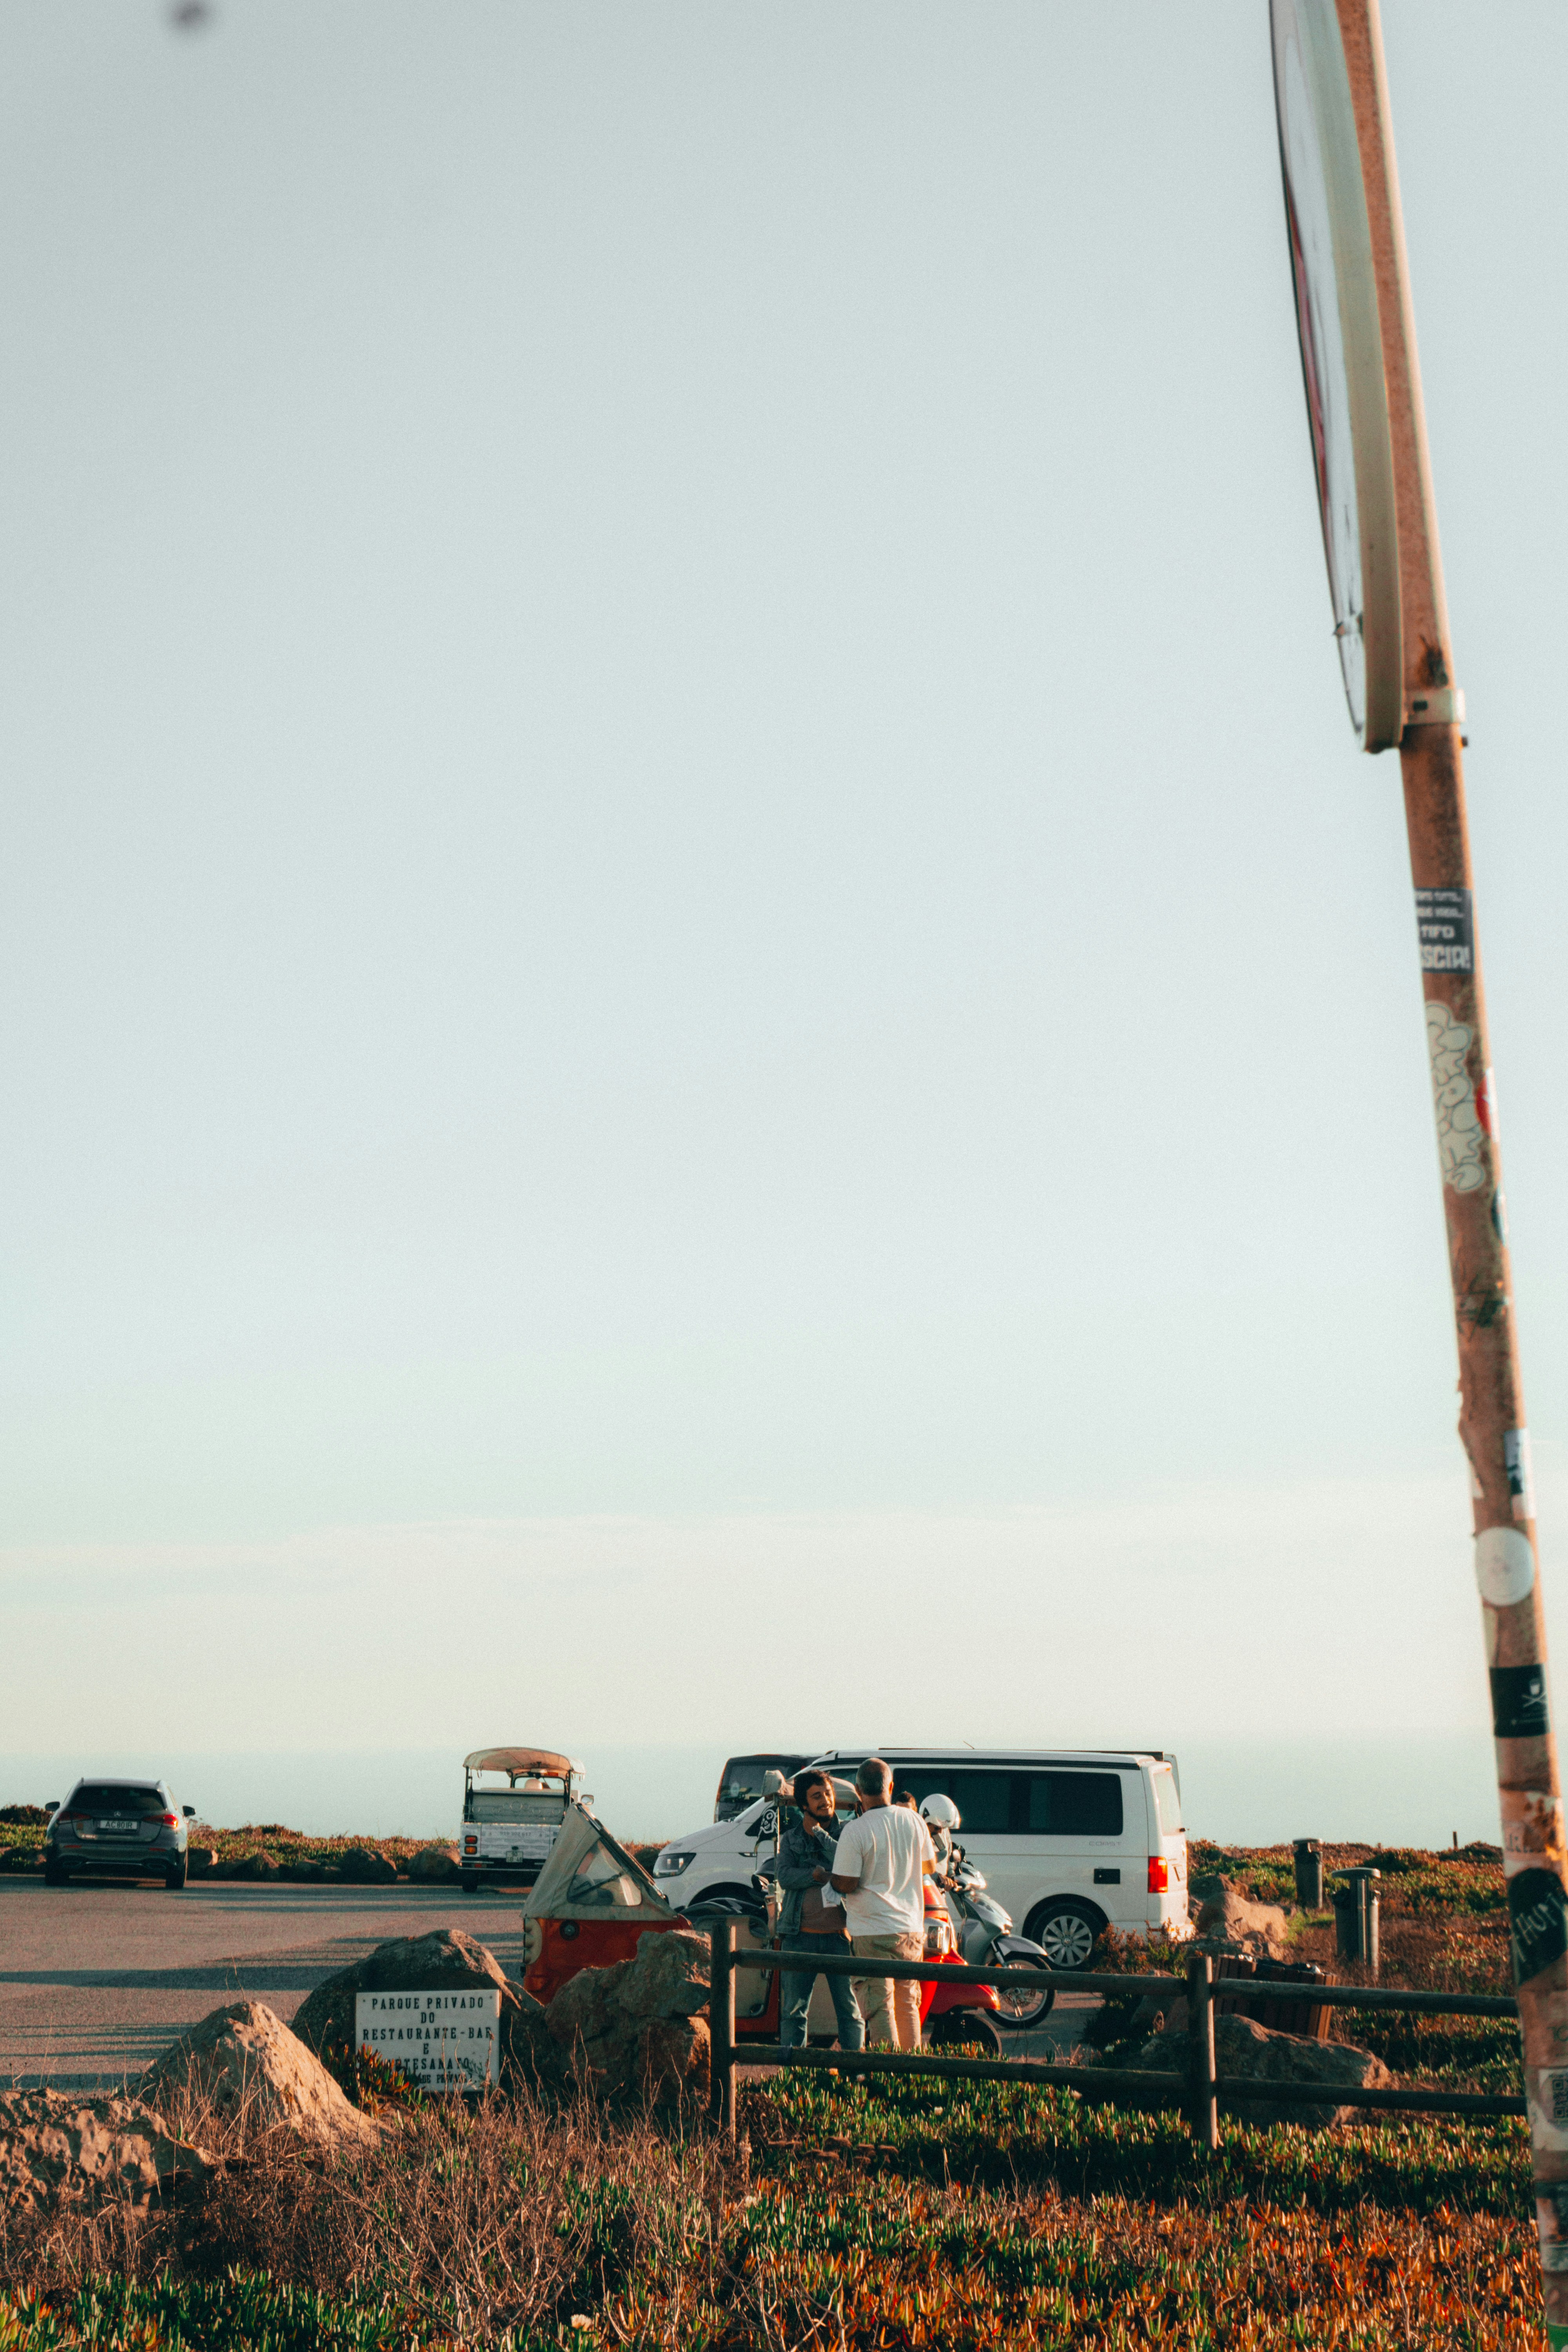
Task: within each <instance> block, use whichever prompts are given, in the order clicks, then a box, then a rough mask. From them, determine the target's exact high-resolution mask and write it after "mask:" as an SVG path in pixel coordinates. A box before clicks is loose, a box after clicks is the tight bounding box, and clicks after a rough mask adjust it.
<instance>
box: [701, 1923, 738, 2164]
mask: <svg viewBox="0 0 1568 2352" xmlns="http://www.w3.org/2000/svg"><path fill="white" fill-rule="evenodd" d="M710 1953H711V1957H710V1963H709V1969H708V2046H709V2064H710V2070H711V2071H710V2090H709V2100H708V2112H709V2114H710V2116H711V2117H712V2119H713V2121H714V2123H715V2124H716V2125H717V2126H718V2127H719V2131H720V2133H721V2136H722V2137H724V2138H725V2139H733V2138H734V2137H735V1923H734V1921H733V1920H732V1919H715V1921H714V1922H713V1926H712V1928H711V1929H710Z"/></svg>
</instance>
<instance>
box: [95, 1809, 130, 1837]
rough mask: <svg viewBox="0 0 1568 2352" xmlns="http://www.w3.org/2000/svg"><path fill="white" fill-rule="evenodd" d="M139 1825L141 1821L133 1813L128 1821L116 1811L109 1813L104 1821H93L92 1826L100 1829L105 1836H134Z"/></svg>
mask: <svg viewBox="0 0 1568 2352" xmlns="http://www.w3.org/2000/svg"><path fill="white" fill-rule="evenodd" d="M140 1827H141V1823H140V1822H138V1821H137V1820H136V1819H135V1817H134V1815H132V1819H131V1820H130V1821H126V1820H124V1819H123V1818H122V1817H121V1815H120V1814H118V1813H116V1814H113V1815H111V1816H110V1819H109V1820H108V1821H106V1822H94V1823H93V1828H94V1829H95V1830H101V1831H102V1832H103V1833H104V1835H105V1836H106V1837H134V1836H135V1834H136V1832H137V1830H138V1829H139V1828H140Z"/></svg>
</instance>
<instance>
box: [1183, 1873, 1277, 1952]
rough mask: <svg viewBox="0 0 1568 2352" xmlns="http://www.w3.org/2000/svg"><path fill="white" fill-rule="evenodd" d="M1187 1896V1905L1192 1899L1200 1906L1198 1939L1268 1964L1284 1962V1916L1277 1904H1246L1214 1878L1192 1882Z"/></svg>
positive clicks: (1224, 1882)
mask: <svg viewBox="0 0 1568 2352" xmlns="http://www.w3.org/2000/svg"><path fill="white" fill-rule="evenodd" d="M1187 1896H1188V1900H1189V1901H1191V1900H1192V1899H1193V1898H1194V1896H1195V1897H1196V1898H1197V1899H1198V1901H1199V1902H1200V1903H1201V1904H1202V1906H1203V1907H1202V1909H1201V1910H1200V1911H1199V1913H1198V1924H1197V1933H1198V1934H1199V1935H1200V1936H1205V1937H1217V1938H1218V1940H1219V1941H1220V1942H1221V1943H1226V1944H1235V1945H1237V1947H1238V1948H1240V1949H1241V1950H1242V1951H1244V1952H1251V1953H1254V1954H1262V1955H1265V1956H1266V1957H1267V1958H1269V1959H1272V1960H1282V1959H1283V1958H1284V1957H1285V1938H1286V1927H1285V1914H1284V1912H1283V1911H1281V1909H1280V1908H1279V1905H1278V1904H1277V1903H1249V1902H1248V1901H1247V1897H1246V1895H1238V1894H1237V1891H1236V1888H1235V1887H1234V1886H1233V1885H1231V1883H1230V1881H1229V1879H1228V1878H1221V1877H1220V1876H1218V1874H1209V1875H1208V1876H1205V1877H1202V1878H1194V1880H1193V1881H1192V1883H1191V1885H1189V1887H1188V1889H1187Z"/></svg>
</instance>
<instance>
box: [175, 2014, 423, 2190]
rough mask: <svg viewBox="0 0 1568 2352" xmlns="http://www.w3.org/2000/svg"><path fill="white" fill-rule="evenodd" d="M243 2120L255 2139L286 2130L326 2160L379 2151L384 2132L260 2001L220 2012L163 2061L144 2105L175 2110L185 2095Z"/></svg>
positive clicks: (184, 2038)
mask: <svg viewBox="0 0 1568 2352" xmlns="http://www.w3.org/2000/svg"><path fill="white" fill-rule="evenodd" d="M182 2093H188V2094H189V2095H190V2096H192V2097H193V2098H196V2099H200V2100H205V2101H206V2102H208V2103H209V2104H210V2105H212V2106H214V2107H216V2109H217V2111H218V2113H219V2114H220V2115H222V2116H228V2117H230V2118H232V2119H235V2120H241V2119H243V2121H244V2123H245V2125H246V2127H247V2134H249V2133H252V2132H258V2131H270V2130H274V2129H276V2128H278V2127H279V2126H284V2127H286V2128H287V2129H289V2130H290V2131H294V2132H298V2133H299V2134H300V2137H301V2138H303V2139H307V2140H310V2142H311V2143H312V2145H313V2147H315V2148H317V2149H318V2150H319V2151H321V2153H323V2154H328V2155H341V2154H343V2153H351V2154H353V2153H359V2152H362V2151H363V2150H364V2149H367V2148H372V2147H375V2145H376V2144H377V2142H378V2141H379V2139H380V2137H381V2126H380V2125H379V2124H376V2123H374V2122H373V2121H372V2119H371V2117H370V2116H364V2115H361V2113H360V2111H359V2109H358V2108H357V2107H356V2106H353V2105H352V2104H351V2103H350V2101H349V2100H348V2099H346V2098H345V2097H344V2096H343V2094H342V2091H341V2090H340V2089H339V2087H338V2085H337V2084H336V2083H335V2082H334V2081H333V2080H332V2077H331V2075H330V2074H328V2072H327V2070H326V2068H325V2067H324V2066H323V2065H322V2064H321V2060H320V2059H319V2058H317V2057H316V2056H315V2055H314V2054H313V2053H311V2052H310V2051H309V2050H307V2048H306V2047H305V2044H304V2043H303V2042H301V2041H300V2038H299V2036H298V2035H297V2034H294V2033H290V2032H289V2028H288V2027H287V2026H286V2025H285V2024H284V2022H283V2021H282V2019H281V2018H280V2017H279V2015H278V2014H277V2013H276V2011H273V2010H270V2009H268V2008H267V2007H266V2006H265V2004H264V2003H263V2002H261V2001H258V2000H237V2001H231V2002H230V2003H229V2005H228V2007H227V2008H226V2009H215V2010H214V2011H212V2013H211V2015H210V2016H207V2017H204V2018H203V2020H202V2021H201V2023H200V2024H199V2025H194V2026H193V2027H192V2028H191V2030H190V2032H188V2033H183V2034H182V2035H181V2036H180V2039H179V2040H178V2041H177V2042H175V2043H174V2047H173V2049H170V2050H166V2051H165V2052H164V2053H163V2056H162V2057H161V2058H159V2059H155V2060H154V2062H153V2064H152V2065H151V2066H149V2067H148V2069H147V2071H146V2073H145V2074H143V2075H142V2078H141V2080H140V2081H139V2082H138V2084H136V2094H137V2096H138V2097H139V2098H142V2099H145V2100H148V2101H151V2102H153V2103H154V2104H156V2103H159V2102H162V2103H163V2105H165V2106H167V2105H170V2103H171V2102H172V2101H173V2100H174V2098H175V2097H176V2096H177V2095H180V2094H182Z"/></svg>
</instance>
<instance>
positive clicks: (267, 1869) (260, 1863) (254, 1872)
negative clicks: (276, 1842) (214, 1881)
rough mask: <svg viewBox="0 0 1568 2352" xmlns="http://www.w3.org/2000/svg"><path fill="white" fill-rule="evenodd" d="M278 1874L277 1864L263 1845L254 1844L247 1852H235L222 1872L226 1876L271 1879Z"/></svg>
mask: <svg viewBox="0 0 1568 2352" xmlns="http://www.w3.org/2000/svg"><path fill="white" fill-rule="evenodd" d="M277 1875H278V1864H277V1863H276V1862H274V1860H273V1858H272V1856H271V1855H270V1854H269V1853H268V1852H267V1851H266V1849H265V1847H262V1846H255V1847H253V1848H252V1850H251V1852H250V1853H240V1854H237V1855H236V1856H235V1858H234V1860H233V1861H232V1862H231V1863H230V1864H229V1865H228V1867H227V1869H226V1871H225V1873H224V1876H225V1877H226V1878H260V1879H271V1878H276V1877H277Z"/></svg>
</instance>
